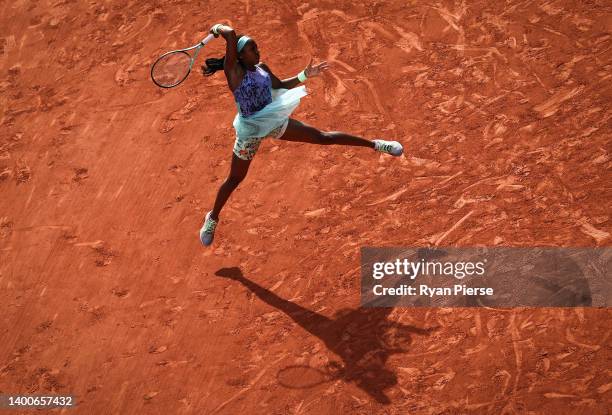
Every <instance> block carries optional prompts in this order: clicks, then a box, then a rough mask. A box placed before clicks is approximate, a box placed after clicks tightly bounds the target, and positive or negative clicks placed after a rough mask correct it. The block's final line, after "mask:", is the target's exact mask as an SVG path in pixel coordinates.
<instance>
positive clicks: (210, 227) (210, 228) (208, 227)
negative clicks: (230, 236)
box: [200, 210, 217, 246]
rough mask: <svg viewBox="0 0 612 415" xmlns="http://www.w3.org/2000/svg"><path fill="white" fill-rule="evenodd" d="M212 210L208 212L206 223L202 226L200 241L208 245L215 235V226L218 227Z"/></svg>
mask: <svg viewBox="0 0 612 415" xmlns="http://www.w3.org/2000/svg"><path fill="white" fill-rule="evenodd" d="M211 213H212V210H211V211H210V212H208V213H207V214H206V218H205V220H204V225H202V227H201V228H200V242H202V245H204V246H208V245H210V244H212V242H213V238H214V237H215V228H216V227H217V221H216V220H214V219H211V217H210V214H211Z"/></svg>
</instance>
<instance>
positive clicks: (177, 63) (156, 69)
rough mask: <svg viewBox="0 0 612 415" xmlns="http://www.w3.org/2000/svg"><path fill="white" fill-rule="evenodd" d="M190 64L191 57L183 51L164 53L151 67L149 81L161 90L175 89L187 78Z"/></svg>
mask: <svg viewBox="0 0 612 415" xmlns="http://www.w3.org/2000/svg"><path fill="white" fill-rule="evenodd" d="M192 63H193V58H192V56H191V55H190V54H189V53H187V52H186V51H184V50H174V51H172V52H168V53H164V54H163V55H162V56H160V57H159V58H157V60H156V61H155V63H154V64H153V66H152V67H151V79H152V80H153V82H154V83H155V85H157V86H159V87H161V88H172V87H175V86H177V85H178V84H180V83H181V82H183V81H184V80H185V79H186V78H187V76H188V75H189V72H191V66H192Z"/></svg>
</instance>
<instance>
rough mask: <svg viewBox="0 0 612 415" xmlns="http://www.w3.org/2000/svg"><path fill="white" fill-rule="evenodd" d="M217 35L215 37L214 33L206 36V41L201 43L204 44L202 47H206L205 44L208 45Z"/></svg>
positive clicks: (203, 40)
mask: <svg viewBox="0 0 612 415" xmlns="http://www.w3.org/2000/svg"><path fill="white" fill-rule="evenodd" d="M214 37H215V35H213V34H212V33H211V34H209V35H208V36H206V37H205V38H204V39H202V41H201V42H200V43H201V44H202V46H204V45H205V44H207V43H208V42H210V41H211V40H212V39H214Z"/></svg>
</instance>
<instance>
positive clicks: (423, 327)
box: [0, 0, 612, 415]
mask: <svg viewBox="0 0 612 415" xmlns="http://www.w3.org/2000/svg"><path fill="white" fill-rule="evenodd" d="M0 9H1V16H2V17H1V18H0V68H1V72H0V92H1V95H0V111H1V112H0V124H1V128H0V195H1V197H0V288H1V289H0V330H1V331H0V337H1V339H2V340H1V342H0V391H1V392H2V393H23V394H49V393H54V394H72V395H75V396H76V397H77V402H78V407H76V408H74V409H65V410H63V411H61V413H66V414H70V413H79V414H174V413H176V414H240V413H243V414H296V415H297V414H606V413H608V411H609V408H610V401H611V393H612V383H611V382H612V380H611V376H610V375H611V372H612V367H611V365H610V357H611V353H610V343H611V340H612V339H611V338H610V318H611V317H612V314H611V313H610V310H609V309H593V308H577V309H505V310H492V309H409V308H397V309H391V308H389V309H361V308H359V259H360V256H359V249H360V247H362V246H434V245H437V246H475V245H483V246H522V247H529V246H581V247H589V246H593V247H594V246H609V245H610V244H611V242H612V239H611V236H610V234H611V233H612V220H611V217H610V215H611V212H610V203H611V201H612V189H611V185H610V183H612V174H611V167H612V161H611V152H612V138H611V136H612V135H611V128H610V118H611V116H612V110H611V109H610V102H611V92H612V90H611V88H610V85H611V83H612V64H611V62H612V51H611V50H610V47H611V44H612V38H611V36H612V35H611V34H610V32H611V28H612V19H611V7H610V3H609V2H606V1H589V2H586V1H584V2H571V1H548V2H536V1H508V2H504V1H496V2H488V1H470V2H459V1H457V2H451V1H426V2H406V1H388V2H387V1H376V2H370V1H368V2H365V3H364V4H362V3H360V2H352V1H340V0H336V1H322V0H314V1H311V2H308V3H299V2H289V3H287V2H276V1H271V0H262V1H255V0H252V1H249V0H246V1H218V2H205V1H200V2H195V1H194V2H188V1H167V2H162V1H155V2H152V1H128V2H123V1H116V0H113V1H98V2H93V1H92V2H80V1H62V0H58V1H51V2H48V1H43V2H34V1H10V2H9V1H6V0H4V1H2V2H1V3H0ZM220 21H224V22H226V23H230V24H231V25H232V26H233V27H235V28H236V30H237V32H238V33H248V34H249V35H251V36H252V37H254V38H255V39H256V41H257V42H258V44H259V48H260V50H261V53H262V61H263V62H266V63H267V64H268V66H270V68H271V69H272V70H273V71H274V72H275V73H276V74H277V75H278V76H279V77H280V78H281V79H282V78H287V77H290V76H294V75H296V74H297V73H298V72H299V71H300V70H302V69H303V68H304V66H305V65H306V64H307V63H308V60H309V57H310V56H311V55H312V56H314V57H315V63H317V62H319V61H321V60H327V61H328V62H330V64H331V66H332V68H331V70H330V71H328V72H327V73H325V74H324V75H322V76H321V77H319V78H315V79H312V80H308V81H307V83H306V87H307V90H308V92H309V96H307V97H305V98H303V100H302V103H301V104H300V107H298V109H297V110H296V112H295V113H294V118H296V119H299V120H301V121H303V122H306V123H309V124H311V125H314V126H317V127H319V128H321V129H325V130H340V131H347V132H351V133H354V134H357V135H362V136H365V137H368V138H375V137H382V138H388V139H396V140H400V141H401V142H402V143H403V144H404V147H405V156H404V157H402V158H399V159H398V158H393V157H391V156H388V155H381V154H380V153H375V152H373V151H371V150H368V149H363V148H347V147H337V146H329V147H327V146H314V145H308V144H300V143H290V142H282V141H279V140H272V139H268V140H266V141H265V142H264V143H263V144H262V146H261V148H260V150H259V153H258V154H257V156H256V157H255V160H254V161H253V163H252V164H251V170H250V172H249V175H248V176H247V178H246V180H245V181H244V182H243V183H242V184H241V186H240V187H239V188H238V190H237V192H236V193H235V194H234V195H233V196H232V198H231V199H230V201H229V202H228V205H227V206H226V208H225V210H224V211H223V212H222V214H221V222H220V225H219V227H218V228H217V234H216V236H215V243H214V245H213V247H212V248H209V249H204V248H203V247H202V246H201V245H200V242H199V240H198V229H199V228H200V226H201V224H202V218H203V216H204V214H205V213H206V212H207V211H208V210H209V209H210V207H211V206H212V203H213V200H214V196H215V194H216V191H217V188H218V186H219V185H220V184H221V182H222V181H223V180H224V178H225V176H226V174H227V172H228V169H229V160H230V157H231V149H232V145H233V140H234V130H233V128H232V126H231V122H232V120H233V117H234V115H235V111H236V107H235V104H234V102H233V97H232V96H231V93H230V91H229V89H228V88H227V86H226V81H225V78H224V76H223V74H222V73H217V74H216V75H215V76H213V77H210V78H204V77H203V76H201V74H200V72H199V66H198V67H196V68H195V70H194V73H192V74H191V75H190V77H189V79H188V80H187V81H186V82H185V83H184V84H183V85H181V86H180V87H178V88H176V89H174V90H167V91H166V90H160V89H159V88H156V87H154V85H153V84H152V82H151V80H150V78H149V72H148V71H149V68H150V64H151V63H152V61H153V60H154V59H155V58H156V57H157V56H158V55H159V54H160V53H162V52H164V51H166V50H169V49H173V48H178V47H186V46H190V45H191V44H194V43H195V42H197V41H198V40H200V39H201V38H202V37H204V36H205V35H206V32H207V30H208V29H209V28H210V26H211V25H212V24H214V23H217V22H220ZM224 48H225V44H224V42H223V40H222V39H217V40H215V41H213V42H212V43H211V44H210V45H209V46H207V47H206V48H205V49H204V50H203V52H202V54H201V56H200V58H199V64H201V63H203V59H204V58H205V57H220V56H221V55H222V54H223V53H224V50H225V49H224ZM16 412H19V413H22V412H27V411H16ZM30 412H32V413H34V412H35V411H30ZM55 412H57V413H59V412H60V411H59V410H56V411H55ZM7 413H10V412H7Z"/></svg>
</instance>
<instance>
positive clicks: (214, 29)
mask: <svg viewBox="0 0 612 415" xmlns="http://www.w3.org/2000/svg"><path fill="white" fill-rule="evenodd" d="M219 26H223V25H222V24H221V23H217V24H216V25H214V26H213V28H212V32H213V33H214V34H215V35H218V34H219V32H218V31H217V30H218V29H219Z"/></svg>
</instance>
